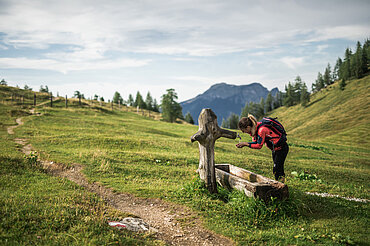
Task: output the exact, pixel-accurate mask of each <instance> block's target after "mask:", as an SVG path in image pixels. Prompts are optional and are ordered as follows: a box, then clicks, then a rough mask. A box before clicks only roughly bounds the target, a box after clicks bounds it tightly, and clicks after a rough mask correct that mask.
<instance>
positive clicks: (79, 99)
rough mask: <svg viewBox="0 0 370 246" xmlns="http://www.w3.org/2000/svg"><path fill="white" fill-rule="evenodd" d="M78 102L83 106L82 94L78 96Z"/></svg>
mask: <svg viewBox="0 0 370 246" xmlns="http://www.w3.org/2000/svg"><path fill="white" fill-rule="evenodd" d="M78 102H79V104H80V106H81V95H79V96H78Z"/></svg>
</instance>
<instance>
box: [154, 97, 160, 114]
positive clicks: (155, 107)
mask: <svg viewBox="0 0 370 246" xmlns="http://www.w3.org/2000/svg"><path fill="white" fill-rule="evenodd" d="M153 111H154V112H159V106H158V103H157V99H155V98H154V102H153Z"/></svg>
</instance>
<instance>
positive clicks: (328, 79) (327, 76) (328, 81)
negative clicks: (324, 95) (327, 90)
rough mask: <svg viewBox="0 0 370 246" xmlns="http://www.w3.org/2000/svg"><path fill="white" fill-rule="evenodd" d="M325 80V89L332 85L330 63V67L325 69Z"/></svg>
mask: <svg viewBox="0 0 370 246" xmlns="http://www.w3.org/2000/svg"><path fill="white" fill-rule="evenodd" d="M323 79H324V86H325V87H326V86H328V85H331V84H332V76H331V67H330V64H329V63H328V66H327V67H326V68H325V72H324V76H323Z"/></svg>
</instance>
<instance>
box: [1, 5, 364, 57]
mask: <svg viewBox="0 0 370 246" xmlns="http://www.w3.org/2000/svg"><path fill="white" fill-rule="evenodd" d="M4 2H5V3H3V5H4V10H3V11H2V12H1V13H0V20H3V21H0V30H2V32H3V33H5V34H6V38H5V39H4V40H5V42H6V43H7V44H9V45H14V46H15V47H33V48H37V49H43V48H47V47H49V46H50V45H52V44H66V45H70V44H73V45H77V46H81V47H83V49H86V48H87V47H89V49H95V52H98V51H100V52H102V53H104V51H107V50H122V51H129V52H141V53H155V54H188V55H193V56H213V55H217V54H224V53H230V52H238V51H243V50H248V49H253V48H257V47H274V46H276V45H279V44H283V43H294V42H297V37H299V38H302V35H308V34H310V35H309V36H308V37H307V38H306V42H316V41H321V40H327V39H334V38H347V39H351V40H358V39H362V38H364V37H363V35H364V34H368V33H369V25H367V24H365V25H364V24H363V23H364V21H363V20H362V19H361V17H360V16H361V14H364V16H367V14H366V13H367V12H366V11H367V10H368V7H369V3H366V2H360V1H357V2H356V3H357V4H350V5H349V4H347V3H346V2H342V1H339V2H338V1H326V2H325V3H322V2H321V1H309V3H305V2H296V1H284V2H272V1H269V2H263V1H261V2H259V1H257V2H256V1H231V2H229V1H226V2H225V1H220V0H213V1H201V2H200V3H197V4H195V5H194V4H191V3H189V1H149V0H148V1H140V2H139V1H110V0H107V1H104V2H101V1H92V2H89V5H86V2H84V1H72V0H71V1H59V2H58V1H42V0H40V1H31V2H29V1H25V0H24V1H4ZM328 6H330V11H323V9H325V7H328ZM341 14H342V16H346V18H343V19H345V21H346V22H347V23H348V24H346V25H344V24H343V23H342V22H343V20H338V18H336V17H337V16H341ZM333 17H335V18H333ZM350 17H352V18H350ZM354 17H355V18H354ZM363 18H366V17H363ZM4 20H6V21H4ZM367 20H368V18H367ZM361 21H362V23H361ZM9 23H12V24H11V25H9ZM338 23H339V24H338ZM302 43H304V42H302Z"/></svg>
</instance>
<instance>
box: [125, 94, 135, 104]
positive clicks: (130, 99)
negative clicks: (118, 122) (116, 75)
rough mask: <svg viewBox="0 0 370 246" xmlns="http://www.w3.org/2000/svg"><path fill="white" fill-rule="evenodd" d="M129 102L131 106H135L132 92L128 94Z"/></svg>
mask: <svg viewBox="0 0 370 246" xmlns="http://www.w3.org/2000/svg"><path fill="white" fill-rule="evenodd" d="M127 104H128V105H129V106H134V98H133V97H132V95H131V94H129V95H128V100H127Z"/></svg>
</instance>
